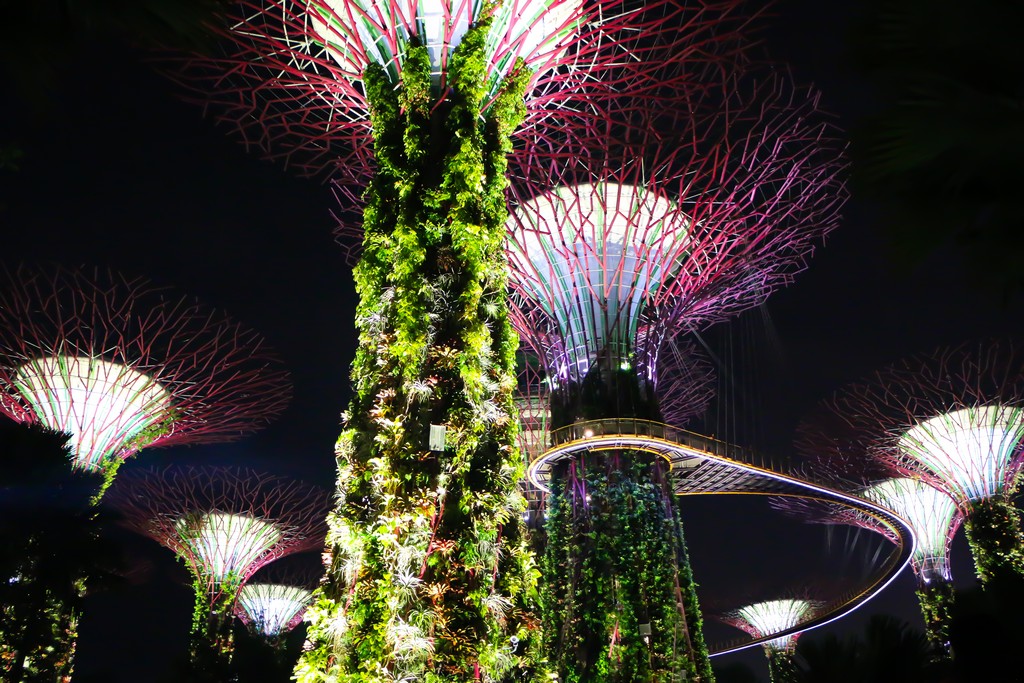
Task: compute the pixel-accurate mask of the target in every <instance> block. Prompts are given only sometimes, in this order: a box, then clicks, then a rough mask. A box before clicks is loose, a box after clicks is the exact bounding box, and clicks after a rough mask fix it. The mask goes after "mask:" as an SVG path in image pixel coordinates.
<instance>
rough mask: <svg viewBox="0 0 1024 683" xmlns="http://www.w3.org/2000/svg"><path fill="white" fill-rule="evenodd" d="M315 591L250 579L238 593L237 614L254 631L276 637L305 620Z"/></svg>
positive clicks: (268, 636) (267, 636)
mask: <svg viewBox="0 0 1024 683" xmlns="http://www.w3.org/2000/svg"><path fill="white" fill-rule="evenodd" d="M312 598H313V591H312V589H310V588H304V587H302V586H292V585H288V584H277V583H255V582H254V583H248V584H246V585H244V586H242V590H241V591H239V593H238V602H237V603H236V607H235V615H236V616H237V617H238V618H239V619H240V620H241V621H242V623H244V624H245V625H246V626H247V627H248V628H249V629H250V630H251V631H252V632H253V633H257V634H259V635H261V636H263V637H266V638H276V637H278V636H280V635H281V634H282V633H285V632H287V631H290V630H292V629H293V628H295V627H296V626H298V625H299V623H301V622H302V615H303V613H304V612H305V611H306V607H307V606H308V605H309V602H310V600H311V599H312Z"/></svg>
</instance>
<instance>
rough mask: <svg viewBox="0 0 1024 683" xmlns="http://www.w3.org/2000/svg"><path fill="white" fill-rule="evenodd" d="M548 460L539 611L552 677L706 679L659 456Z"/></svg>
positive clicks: (693, 601) (581, 681)
mask: <svg viewBox="0 0 1024 683" xmlns="http://www.w3.org/2000/svg"><path fill="white" fill-rule="evenodd" d="M557 469H558V470H559V471H558V472H556V473H555V476H554V477H553V478H552V492H551V495H550V497H549V499H548V500H549V503H548V505H549V507H548V526H547V531H548V546H547V552H546V554H545V557H544V566H543V569H544V577H545V581H546V586H545V591H544V603H543V618H544V634H545V645H546V647H545V649H546V650H547V652H548V654H549V656H550V657H551V659H552V661H553V663H554V666H555V667H556V669H557V672H558V676H559V681H561V682H562V683H632V682H634V681H652V682H658V683H668V682H670V681H682V680H688V681H705V682H707V681H711V680H713V677H712V673H711V666H710V661H709V659H708V654H707V647H706V645H705V643H704V638H703V629H702V623H701V616H700V610H699V607H698V605H697V597H696V591H695V588H696V586H695V584H694V583H693V577H692V574H691V573H690V567H689V560H688V558H687V557H686V552H685V542H684V539H683V536H682V526H681V524H680V522H679V511H678V506H677V503H676V500H675V497H674V496H673V494H672V493H671V491H670V488H669V487H668V482H667V481H666V478H665V476H666V473H665V471H664V470H665V464H664V463H663V462H660V461H659V460H658V459H657V458H656V457H655V456H652V455H650V454H645V453H618V454H616V455H615V456H607V455H603V454H601V455H596V456H588V457H585V458H580V459H577V460H576V461H575V462H573V463H563V464H562V465H560V466H559V467H558V468H557ZM680 603H682V605H683V612H685V618H684V614H683V613H681V611H680V609H679V607H678V605H679V604H680ZM648 631H649V633H648ZM684 675H685V678H683V676H684Z"/></svg>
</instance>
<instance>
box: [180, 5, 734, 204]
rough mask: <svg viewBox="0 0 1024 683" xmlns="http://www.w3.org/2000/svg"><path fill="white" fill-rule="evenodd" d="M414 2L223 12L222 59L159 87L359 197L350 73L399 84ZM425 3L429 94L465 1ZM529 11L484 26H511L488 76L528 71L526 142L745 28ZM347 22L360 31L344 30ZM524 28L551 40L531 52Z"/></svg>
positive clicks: (728, 42)
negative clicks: (372, 69) (180, 90)
mask: <svg viewBox="0 0 1024 683" xmlns="http://www.w3.org/2000/svg"><path fill="white" fill-rule="evenodd" d="M418 4H422V3H419V2H418V0H389V1H387V2H385V1H384V0H380V1H377V2H374V1H366V0H364V1H362V2H357V1H356V0H235V1H234V2H232V3H230V5H229V8H228V16H227V18H226V23H225V25H224V27H223V28H221V29H220V31H219V32H220V34H221V36H222V38H223V39H224V41H223V42H224V46H225V49H226V53H225V54H223V55H221V56H193V57H190V58H187V59H183V60H179V61H178V63H177V65H176V68H174V72H173V74H172V77H174V78H175V79H176V80H178V81H179V82H180V83H181V84H182V85H183V86H185V87H186V88H187V89H188V90H190V91H191V92H192V93H194V96H195V99H197V100H199V101H201V102H202V103H204V105H207V106H208V111H209V112H210V113H211V114H212V115H213V116H214V117H215V118H216V119H217V120H218V121H223V122H228V123H229V124H230V125H234V126H237V127H238V128H239V130H240V132H241V135H242V139H243V141H244V143H245V145H246V147H248V148H255V149H257V150H258V151H260V152H262V153H263V154H264V155H266V156H268V157H271V158H276V159H280V160H282V161H284V162H285V163H286V164H288V165H289V166H291V167H293V168H296V169H298V170H299V172H301V173H304V174H320V173H322V172H324V171H326V172H327V173H328V175H336V174H339V173H340V174H341V176H342V177H343V178H344V184H345V185H346V186H350V184H351V186H352V187H355V188H362V187H364V186H365V180H366V174H367V173H368V172H369V169H370V167H371V166H372V159H371V155H372V145H371V144H370V134H371V131H370V124H369V120H368V110H367V102H366V98H365V94H364V91H363V89H362V86H361V78H362V74H363V71H364V70H365V68H366V66H367V65H368V64H369V63H370V62H371V61H374V62H376V63H381V62H382V61H383V62H384V63H382V64H381V65H382V66H384V67H385V68H386V69H387V70H388V71H389V72H391V73H393V76H394V77H395V78H397V79H400V78H401V59H400V57H397V56H396V55H400V54H401V52H402V49H401V48H402V45H403V44H405V43H406V42H407V41H408V36H409V35H416V34H417V32H418V31H419V32H422V24H420V25H419V26H417V22H416V19H415V17H416V16H417V12H416V8H417V5H418ZM436 4H437V5H438V6H439V7H440V9H442V10H443V11H445V12H446V13H447V14H446V16H445V21H444V22H442V23H441V24H440V26H439V28H438V29H437V30H438V31H440V33H438V35H437V36H436V37H435V40H436V44H437V52H438V56H437V59H438V61H439V68H440V74H439V91H440V92H442V93H443V91H444V90H443V89H444V65H445V64H446V62H447V57H448V53H449V51H450V49H451V46H453V45H455V44H457V41H458V38H459V35H458V32H459V31H460V30H464V29H465V25H466V20H465V19H466V17H467V16H471V14H472V11H473V9H472V8H473V6H474V5H478V3H476V2H474V1H473V0H450V1H449V2H438V3H436ZM537 4H539V3H537V2H533V3H530V2H528V0H508V2H505V3H501V5H502V6H503V7H500V8H499V9H498V10H497V12H496V15H499V14H500V13H501V12H502V11H503V9H505V10H507V9H511V12H512V15H513V16H515V17H517V18H516V19H515V20H514V21H512V22H511V23H512V27H513V28H512V30H510V31H509V32H507V33H505V34H503V35H499V36H497V37H496V44H495V47H494V49H493V50H492V51H491V52H490V57H489V59H490V63H489V64H488V68H489V70H491V71H492V72H493V71H495V70H496V69H498V68H499V67H501V65H505V66H504V67H501V68H505V69H506V70H507V68H508V65H509V64H514V63H515V61H516V60H517V59H522V62H523V65H524V67H525V68H527V69H530V70H531V71H532V73H533V76H532V80H531V83H530V85H529V90H528V97H527V107H528V110H529V113H528V115H527V121H526V124H525V126H524V130H533V131H534V134H538V131H539V130H544V131H551V130H557V129H560V128H562V127H564V126H565V125H566V124H567V123H568V122H571V121H574V120H576V119H578V118H580V117H581V116H584V115H585V114H583V113H582V111H583V110H585V109H587V107H588V105H587V104H586V100H587V97H588V96H590V95H606V96H607V95H615V94H616V93H622V94H624V96H630V97H636V96H640V95H645V94H646V96H647V97H648V98H653V97H656V93H657V91H658V90H660V89H663V88H666V87H668V86H669V85H670V83H671V82H673V81H680V80H681V81H688V80H689V75H688V74H689V73H690V70H689V69H688V68H687V69H684V68H682V66H681V65H683V64H687V65H692V64H695V63H698V62H706V61H708V60H709V59H712V60H717V59H720V58H721V55H722V54H723V53H724V52H727V51H731V50H734V49H736V46H737V45H738V44H739V42H740V41H739V40H737V39H736V33H737V31H738V30H739V29H740V28H741V27H742V26H744V25H745V24H746V23H747V21H748V20H747V19H745V18H744V17H743V15H742V13H740V12H739V11H738V7H739V6H740V4H741V3H740V2H738V1H737V0H697V1H690V0H687V1H685V2H684V1H683V0H646V1H644V2H640V1H636V0H584V1H582V2H580V1H578V0H548V1H547V2H546V3H543V4H546V5H548V9H547V10H546V11H543V12H541V15H540V16H541V17H547V16H554V17H557V20H555V21H553V22H551V25H550V26H547V27H542V26H539V25H540V24H541V23H542V21H541V19H540V18H538V19H536V20H529V22H527V20H526V19H525V18H524V17H523V15H522V14H520V13H521V12H523V11H524V10H525V9H529V8H528V7H527V5H537ZM534 9H536V8H535V7H534ZM524 22H527V23H524ZM530 22H532V23H530ZM359 23H361V24H363V28H361V29H359V30H356V29H355V28H354V26H355V25H356V24H359ZM524 29H528V30H529V31H535V30H544V31H547V32H549V33H551V34H552V35H553V36H555V37H554V38H552V40H550V41H545V42H541V43H539V44H536V45H535V44H534V43H533V42H531V41H529V40H527V39H525V38H524V34H523V33H522V31H523V30H524ZM428 30H429V29H428ZM360 31H361V32H362V33H363V34H368V35H370V36H371V37H374V38H376V37H379V41H378V42H377V43H375V45H378V46H380V47H379V49H374V50H368V49H367V48H366V42H367V41H366V35H360ZM427 43H428V47H431V45H430V43H431V40H430V39H428V41H427ZM350 191H353V190H350ZM360 192H361V190H358V189H357V190H354V193H355V194H356V195H358V194H360Z"/></svg>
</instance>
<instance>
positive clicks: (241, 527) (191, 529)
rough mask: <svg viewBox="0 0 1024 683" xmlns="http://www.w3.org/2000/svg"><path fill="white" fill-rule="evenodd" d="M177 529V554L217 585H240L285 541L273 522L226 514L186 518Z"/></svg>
mask: <svg viewBox="0 0 1024 683" xmlns="http://www.w3.org/2000/svg"><path fill="white" fill-rule="evenodd" d="M176 527H177V531H178V539H179V541H180V544H181V547H180V548H179V549H176V550H178V552H179V553H183V554H185V555H186V559H187V560H188V561H189V563H190V564H191V565H192V566H193V567H194V568H195V570H196V572H197V573H198V574H199V575H201V576H204V577H206V578H207V579H208V580H209V581H210V582H211V583H213V584H214V585H219V584H222V583H237V582H238V581H240V580H241V579H242V578H243V577H245V576H247V575H248V574H249V570H250V569H251V568H252V567H254V566H255V565H256V563H257V562H259V561H260V559H262V558H263V556H264V555H266V554H267V553H268V552H269V551H270V550H271V549H273V547H274V545H275V544H276V543H277V542H278V540H279V539H280V538H281V532H280V531H279V530H278V529H277V527H276V526H275V525H274V524H273V523H271V522H267V521H264V520H262V519H259V518H257V517H252V516H249V515H237V514H228V513H223V512H212V513H204V514H197V515H191V516H188V517H183V518H182V519H180V520H178V522H177V524H176Z"/></svg>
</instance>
